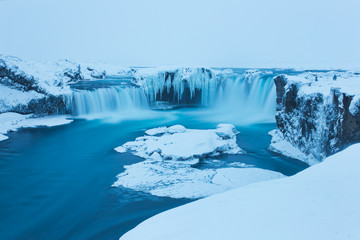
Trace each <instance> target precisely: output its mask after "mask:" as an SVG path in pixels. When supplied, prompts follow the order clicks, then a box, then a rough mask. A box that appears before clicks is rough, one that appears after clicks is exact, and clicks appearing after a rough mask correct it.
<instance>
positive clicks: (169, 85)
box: [133, 68, 216, 105]
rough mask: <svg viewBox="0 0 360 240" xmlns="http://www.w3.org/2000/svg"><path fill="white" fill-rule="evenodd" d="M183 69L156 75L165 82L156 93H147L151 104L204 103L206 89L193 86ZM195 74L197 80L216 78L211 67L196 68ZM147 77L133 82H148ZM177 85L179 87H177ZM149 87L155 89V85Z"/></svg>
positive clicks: (160, 80)
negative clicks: (184, 74) (203, 97)
mask: <svg viewBox="0 0 360 240" xmlns="http://www.w3.org/2000/svg"><path fill="white" fill-rule="evenodd" d="M182 70H183V69H177V70H174V71H165V72H163V73H160V74H158V75H157V76H156V77H157V78H158V81H159V82H161V83H163V84H162V85H163V88H162V89H157V91H155V93H153V92H149V93H147V95H148V98H149V102H150V104H156V103H153V102H152V101H155V102H166V103H169V104H172V105H176V104H180V105H197V104H201V103H202V95H203V94H202V93H203V91H204V90H203V89H201V88H196V87H195V88H194V87H193V88H191V86H190V82H189V79H187V77H188V76H186V77H184V76H183V75H182ZM186 70H187V69H186V68H185V71H186ZM193 74H194V75H193V77H196V78H197V80H199V81H203V82H205V81H206V79H213V78H216V76H215V74H214V73H213V72H212V71H211V70H210V69H206V68H199V69H196V71H194V72H193ZM146 77H147V76H145V77H141V78H140V79H136V78H134V80H133V82H134V83H137V82H139V81H142V82H146V79H145V78H146ZM175 85H176V86H177V87H178V88H175ZM147 87H149V86H147ZM149 88H151V89H154V87H153V86H150V87H149ZM179 88H181V89H182V91H179ZM152 94H154V95H152ZM150 95H151V96H150Z"/></svg>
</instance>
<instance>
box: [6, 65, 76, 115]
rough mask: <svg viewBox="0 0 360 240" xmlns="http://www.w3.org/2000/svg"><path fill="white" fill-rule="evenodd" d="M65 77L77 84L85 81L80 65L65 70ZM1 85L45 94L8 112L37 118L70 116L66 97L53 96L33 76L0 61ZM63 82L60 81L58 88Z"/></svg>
mask: <svg viewBox="0 0 360 240" xmlns="http://www.w3.org/2000/svg"><path fill="white" fill-rule="evenodd" d="M63 76H64V77H65V78H66V80H67V82H77V81H80V80H83V76H82V74H81V70H80V65H78V66H77V67H76V68H64V71H63ZM0 84H1V85H4V86H6V87H9V88H12V89H16V90H19V91H22V92H28V91H36V92H37V93H40V94H43V95H44V97H43V98H38V99H33V100H31V101H30V102H29V103H28V104H26V105H23V104H19V105H17V106H13V107H11V108H10V109H7V111H12V112H17V113H21V114H30V113H32V114H35V115H37V116H46V115H54V114H69V113H70V111H71V110H70V109H67V107H66V103H65V96H63V95H51V94H49V93H47V92H46V91H45V90H44V89H42V88H41V87H39V86H38V85H37V82H36V81H35V79H34V77H33V76H29V75H27V74H25V73H23V72H21V71H20V72H17V71H16V68H10V67H8V66H7V65H6V63H5V61H4V60H2V59H0ZM62 84H63V82H62V81H59V83H58V86H56V87H59V86H60V85H62Z"/></svg>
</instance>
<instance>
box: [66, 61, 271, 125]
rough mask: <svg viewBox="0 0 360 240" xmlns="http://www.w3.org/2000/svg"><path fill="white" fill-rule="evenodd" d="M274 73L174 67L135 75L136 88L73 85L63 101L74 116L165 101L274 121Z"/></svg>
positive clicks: (217, 114)
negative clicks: (79, 86) (76, 86)
mask: <svg viewBox="0 0 360 240" xmlns="http://www.w3.org/2000/svg"><path fill="white" fill-rule="evenodd" d="M274 76H276V75H275V74H274V73H273V72H268V71H260V70H247V71H244V70H242V71H240V72H235V73H234V72H232V71H228V72H224V71H214V70H210V69H204V68H180V69H175V70H172V71H157V72H155V73H153V74H149V73H147V74H144V75H140V76H139V75H135V76H134V81H133V83H135V84H136V85H137V86H134V85H131V84H130V85H127V86H126V87H125V86H119V85H113V86H107V87H106V88H92V90H80V89H75V90H74V92H73V94H72V95H71V96H68V97H67V99H66V103H67V107H68V109H70V111H71V112H72V113H73V114H74V115H76V116H89V115H97V116H99V117H101V115H106V114H108V113H110V114H113V115H115V116H116V115H121V114H123V115H131V114H134V111H138V113H139V112H140V111H144V110H145V109H149V107H153V108H156V107H157V106H159V105H160V106H161V104H162V103H164V102H165V103H167V104H169V105H170V107H171V106H173V105H175V106H176V105H183V106H184V105H191V104H197V105H201V106H203V108H202V111H207V116H206V117H208V118H209V120H211V119H212V120H214V121H218V120H219V121H220V120H221V121H228V122H239V120H241V121H242V122H256V121H260V122H261V121H274V115H275V107H276V91H275V84H274V81H273V78H274ZM165 108H166V105H165ZM165 108H164V109H165ZM130 111H131V113H130Z"/></svg>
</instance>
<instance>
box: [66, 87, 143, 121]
mask: <svg viewBox="0 0 360 240" xmlns="http://www.w3.org/2000/svg"><path fill="white" fill-rule="evenodd" d="M66 102H67V106H68V108H69V109H71V110H72V112H73V114H75V115H80V116H82V115H91V114H101V113H109V112H121V111H127V110H133V109H142V108H147V106H148V102H147V98H146V96H145V94H144V91H143V90H142V89H140V88H134V87H127V88H122V87H119V86H113V87H108V88H98V89H95V90H92V91H87V90H77V91H74V92H73V94H72V95H71V96H67V99H66Z"/></svg>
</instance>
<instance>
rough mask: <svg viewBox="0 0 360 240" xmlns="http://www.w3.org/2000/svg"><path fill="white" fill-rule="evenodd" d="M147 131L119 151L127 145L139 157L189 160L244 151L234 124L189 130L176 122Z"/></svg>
mask: <svg viewBox="0 0 360 240" xmlns="http://www.w3.org/2000/svg"><path fill="white" fill-rule="evenodd" d="M145 133H146V134H148V136H143V137H138V138H136V139H135V141H131V142H127V143H125V144H124V145H122V148H116V149H115V150H116V151H119V150H120V151H123V148H125V149H127V150H131V151H133V154H134V155H137V156H139V157H143V158H158V157H160V158H162V159H163V160H170V159H171V160H185V159H193V158H197V157H205V156H217V155H219V154H220V153H230V154H238V153H242V152H243V151H242V150H241V148H240V147H239V146H238V145H237V144H236V133H237V131H236V129H235V127H234V126H233V125H231V124H219V125H218V126H217V128H216V129H212V130H197V129H186V128H185V127H184V126H181V125H174V126H172V127H160V128H154V129H150V130H147V131H146V132H145ZM154 155H156V156H154ZM158 155H159V156H158Z"/></svg>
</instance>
